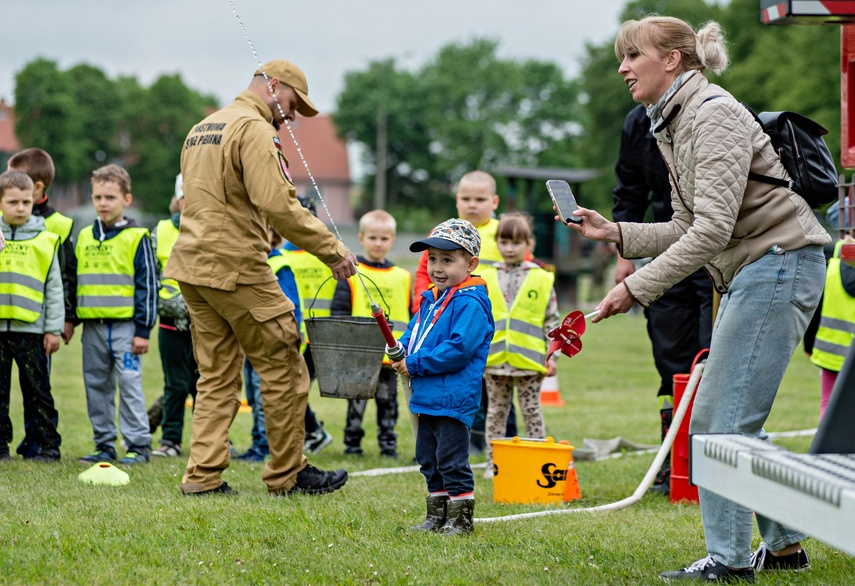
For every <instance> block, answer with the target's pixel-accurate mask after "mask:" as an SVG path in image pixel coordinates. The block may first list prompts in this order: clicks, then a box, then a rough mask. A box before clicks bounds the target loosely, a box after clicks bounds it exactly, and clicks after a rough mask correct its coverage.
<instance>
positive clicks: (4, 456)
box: [0, 444, 12, 462]
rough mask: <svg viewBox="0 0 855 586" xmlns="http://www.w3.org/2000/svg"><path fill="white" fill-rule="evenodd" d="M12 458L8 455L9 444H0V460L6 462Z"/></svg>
mask: <svg viewBox="0 0 855 586" xmlns="http://www.w3.org/2000/svg"><path fill="white" fill-rule="evenodd" d="M11 459H12V456H10V455H9V444H0V462H8V461H9V460H11Z"/></svg>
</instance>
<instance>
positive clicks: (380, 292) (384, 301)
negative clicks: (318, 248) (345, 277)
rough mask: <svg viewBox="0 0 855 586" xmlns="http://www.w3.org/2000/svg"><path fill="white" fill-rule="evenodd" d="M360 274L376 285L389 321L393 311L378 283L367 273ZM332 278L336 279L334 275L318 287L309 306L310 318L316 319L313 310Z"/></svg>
mask: <svg viewBox="0 0 855 586" xmlns="http://www.w3.org/2000/svg"><path fill="white" fill-rule="evenodd" d="M359 274H360V275H362V276H363V277H364V278H366V279H368V280H369V281H371V284H372V285H374V288H375V289H377V293H378V294H379V295H380V299H381V300H382V301H383V305H385V306H386V313H385V317H386V319H387V320H388V319H389V314H390V313H391V312H392V309H391V308H390V307H389V303H388V302H387V301H386V298H385V297H383V292H382V291H381V290H380V287H378V286H377V283H375V282H374V281H373V280H372V279H371V277H369V276H368V275H366V274H365V273H359ZM332 278H334V277H333V276H332V275H330V276H329V277H327V278H326V279H324V280H323V281H322V282H321V284H320V285H319V286H318V290H317V291H315V296H314V297H313V298H312V303H311V304H310V305H309V310H308V312H307V313H308V314H309V317H311V318H314V317H315V316H314V314H313V313H312V308H313V307H314V306H315V301H317V300H318V295H320V294H321V289H323V287H324V285H326V284H327V281H329V280H330V279H332Z"/></svg>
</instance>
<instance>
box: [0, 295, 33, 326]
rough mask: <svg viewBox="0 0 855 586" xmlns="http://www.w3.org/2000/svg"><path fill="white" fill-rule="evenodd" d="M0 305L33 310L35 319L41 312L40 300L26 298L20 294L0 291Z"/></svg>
mask: <svg viewBox="0 0 855 586" xmlns="http://www.w3.org/2000/svg"><path fill="white" fill-rule="evenodd" d="M0 305H6V306H14V307H19V308H21V309H25V310H27V311H34V312H35V313H36V319H38V316H39V315H41V313H42V304H41V303H40V302H38V301H33V300H32V299H27V298H26V297H23V296H21V295H15V294H14V293H0ZM33 321H35V320H33ZM30 323H32V322H30Z"/></svg>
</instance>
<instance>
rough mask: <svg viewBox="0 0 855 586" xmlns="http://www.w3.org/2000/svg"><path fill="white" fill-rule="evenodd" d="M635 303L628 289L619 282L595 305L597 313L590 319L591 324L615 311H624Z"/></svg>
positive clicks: (611, 314)
mask: <svg viewBox="0 0 855 586" xmlns="http://www.w3.org/2000/svg"><path fill="white" fill-rule="evenodd" d="M633 305H635V299H633V298H632V295H630V294H629V289H627V288H626V285H624V284H623V283H621V284H620V285H617V286H615V287H614V288H613V289H612V290H611V291H609V292H608V293H607V294H606V296H605V298H604V299H603V300H602V301H600V304H599V305H598V306H597V315H595V316H594V319H592V320H591V323H592V324H595V323H597V322H598V321H602V320H604V319H606V318H607V317H611V316H613V315H615V314H617V313H626V312H627V311H629V310H630V309H632V306H633Z"/></svg>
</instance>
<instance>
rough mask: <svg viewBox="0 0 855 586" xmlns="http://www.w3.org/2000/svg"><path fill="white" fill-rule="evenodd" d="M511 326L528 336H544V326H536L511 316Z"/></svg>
mask: <svg viewBox="0 0 855 586" xmlns="http://www.w3.org/2000/svg"><path fill="white" fill-rule="evenodd" d="M508 325H509V326H510V328H511V329H512V330H513V331H515V332H519V333H521V334H525V335H526V336H534V337H535V338H542V337H543V326H542V325H541V326H536V325H533V324H530V323H528V322H524V321H522V320H519V319H514V318H511V320H510V323H509V324H508Z"/></svg>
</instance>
